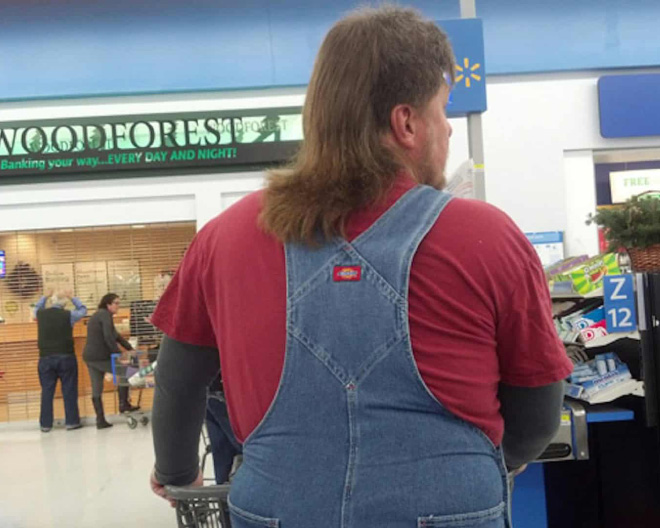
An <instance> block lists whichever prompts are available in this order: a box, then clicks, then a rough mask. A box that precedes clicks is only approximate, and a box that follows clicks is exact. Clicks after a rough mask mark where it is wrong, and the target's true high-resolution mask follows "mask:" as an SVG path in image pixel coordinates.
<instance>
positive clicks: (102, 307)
mask: <svg viewBox="0 0 660 528" xmlns="http://www.w3.org/2000/svg"><path fill="white" fill-rule="evenodd" d="M119 305H120V299H119V295H117V294H116V293H107V294H105V295H104V296H103V298H102V299H101V302H100V303H99V306H98V308H99V309H98V311H97V312H96V313H95V314H94V315H92V317H90V318H89V321H88V322H87V343H85V350H84V351H83V359H84V360H85V363H87V369H88V370H89V377H90V379H91V381H92V402H93V403H94V411H95V412H96V427H97V429H105V428H106V427H112V424H110V423H108V422H107V421H106V420H105V415H104V413H103V400H102V399H101V397H102V395H103V378H104V376H105V374H106V373H107V372H112V362H111V358H110V356H111V354H118V353H120V350H119V347H118V346H117V343H119V344H120V345H121V346H123V347H124V348H125V349H126V350H133V347H132V346H131V344H130V343H129V342H128V341H126V340H125V339H124V338H123V337H121V336H120V335H119V333H118V332H117V330H116V329H115V324H114V322H113V320H112V316H113V315H115V314H116V313H117V312H118V311H119ZM117 392H118V393H119V412H122V413H123V412H130V411H136V410H138V409H139V407H134V406H133V405H131V403H130V401H129V399H128V387H117Z"/></svg>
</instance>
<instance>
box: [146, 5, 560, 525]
mask: <svg viewBox="0 0 660 528" xmlns="http://www.w3.org/2000/svg"><path fill="white" fill-rule="evenodd" d="M453 72H454V58H453V53H452V50H451V47H450V44H449V42H448V40H447V36H446V35H445V34H444V33H443V32H442V31H441V30H440V29H439V28H438V27H437V26H436V25H435V24H434V23H432V22H431V21H429V20H425V19H424V18H423V17H421V16H420V15H419V14H418V13H417V12H415V11H413V10H410V9H401V8H395V7H384V8H379V9H361V10H358V11H355V12H353V13H351V14H349V15H348V16H347V17H346V18H344V19H342V20H340V21H339V22H338V23H336V24H335V25H334V26H333V27H332V28H331V29H330V31H329V33H328V35H327V36H326V38H325V40H324V42H323V44H322V46H321V49H320V51H319V53H318V56H317V59H316V63H315V65H314V71H313V73H312V77H311V80H310V83H309V87H308V90H307V97H306V100H305V106H304V113H303V122H304V133H305V139H304V141H303V143H302V146H301V148H300V151H299V153H298V155H297V157H296V158H295V160H294V161H293V162H292V163H291V165H290V166H289V167H287V168H285V169H281V170H275V171H271V172H270V174H269V176H268V180H267V184H266V188H265V189H264V190H263V191H259V192H256V193H253V194H251V195H249V196H247V197H246V198H244V199H243V200H242V201H240V202H239V203H237V204H236V205H234V206H232V207H231V208H229V209H228V210H226V211H225V212H223V213H222V214H221V215H219V216H218V217H217V218H215V219H214V220H212V221H211V222H209V223H208V224H207V225H206V226H205V227H204V228H203V229H202V230H201V231H200V232H199V234H198V235H197V237H196V238H195V240H194V241H193V243H192V244H191V246H190V249H189V250H188V252H187V254H186V256H185V258H184V260H183V262H182V263H181V266H180V268H179V270H178V272H177V274H176V276H175V278H174V279H173V281H172V283H171V284H170V286H169V288H168V290H167V292H166V293H165V294H164V295H163V297H162V299H161V301H160V304H159V307H158V309H157V311H156V312H155V314H154V316H153V322H154V324H156V325H157V326H158V327H160V328H161V329H162V330H163V331H164V332H165V334H166V335H167V336H168V337H167V338H166V339H165V340H164V342H163V346H162V348H161V352H160V357H159V361H158V370H157V392H156V396H155V401H154V411H153V413H154V415H153V432H154V444H155V451H156V464H155V468H154V472H153V474H152V482H151V485H152V488H153V489H154V491H155V492H156V493H157V494H159V495H161V496H164V497H166V495H167V494H166V491H165V489H164V488H163V485H165V484H175V485H186V484H190V483H199V482H200V475H199V469H198V459H197V442H198V436H199V430H200V427H201V423H202V421H203V419H204V405H205V401H206V400H205V387H206V384H208V383H210V382H211V381H212V380H213V378H214V377H215V375H216V374H217V372H218V370H219V369H220V365H221V366H222V368H221V370H222V376H223V379H224V385H225V394H226V399H227V404H228V408H229V415H230V419H231V423H232V428H233V430H234V432H235V433H236V436H237V438H238V439H239V441H240V442H242V443H243V464H242V465H241V467H240V469H239V470H238V472H237V474H236V475H235V477H234V480H233V482H232V485H231V492H230V495H229V507H230V512H231V517H232V526H233V527H234V528H245V527H248V526H249V527H256V526H271V527H275V526H281V527H282V528H309V527H310V526H319V527H323V528H326V527H332V528H335V527H336V528H382V527H392V528H399V527H400V528H404V527H414V526H443V527H447V526H461V527H463V528H465V527H471V526H475V527H476V526H479V527H481V528H486V527H489V528H495V527H505V526H510V522H511V521H510V516H509V511H508V502H509V491H508V486H507V472H513V471H518V470H519V469H520V468H521V467H523V466H524V464H526V463H527V462H529V461H530V460H533V459H534V458H535V457H537V456H538V455H539V454H540V453H541V452H542V451H543V449H544V448H545V446H546V445H547V443H548V442H549V441H550V439H551V438H552V436H553V434H554V432H555V431H556V428H557V426H558V423H559V417H560V407H561V402H562V396H563V391H562V385H561V380H562V378H564V377H566V376H567V375H568V374H569V373H570V371H571V368H572V367H571V363H570V361H569V360H568V359H567V357H566V354H565V353H564V350H563V347H562V344H561V343H560V342H559V340H558V338H557V336H556V334H555V330H554V327H553V324H552V320H551V309H550V298H549V294H548V290H547V287H546V284H545V279H544V275H543V270H542V268H541V264H540V263H539V260H538V258H537V256H536V253H535V251H534V249H533V248H532V246H531V245H530V244H529V243H528V241H527V240H526V238H525V236H524V235H523V234H522V233H521V231H520V230H519V229H518V228H517V227H516V226H515V224H514V223H513V222H512V221H511V220H510V219H509V218H508V217H507V216H506V215H505V214H504V213H502V212H501V211H499V210H498V209H496V208H494V207H492V206H490V205H488V204H486V203H482V202H478V201H471V200H461V199H456V198H452V197H451V196H450V195H448V194H446V193H444V192H443V191H442V188H443V187H444V185H445V176H444V169H445V163H446V160H447V151H448V144H449V137H450V136H451V125H450V124H449V122H448V120H447V117H446V113H445V107H446V105H447V99H448V96H449V91H450V85H449V84H448V82H447V81H446V79H452V78H453Z"/></svg>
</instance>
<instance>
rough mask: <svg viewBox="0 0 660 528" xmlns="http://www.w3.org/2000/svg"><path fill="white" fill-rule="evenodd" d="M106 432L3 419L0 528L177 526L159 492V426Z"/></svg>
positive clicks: (119, 422)
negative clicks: (155, 442) (155, 473)
mask: <svg viewBox="0 0 660 528" xmlns="http://www.w3.org/2000/svg"><path fill="white" fill-rule="evenodd" d="M113 421H114V422H115V426H114V427H113V428H111V429H106V430H102V431H98V430H97V429H96V428H95V427H94V426H91V425H89V426H86V427H84V428H83V429H79V430H77V431H65V430H64V429H63V428H55V429H53V430H52V431H51V432H50V433H46V434H44V433H42V432H41V431H40V430H39V427H38V424H37V423H36V422H33V423H27V422H24V423H21V424H12V425H6V424H0V527H2V528H65V527H66V528H79V527H80V528H104V527H113V528H114V527H117V528H119V527H124V526H127V527H136V528H137V527H152V526H153V527H159V528H160V527H176V519H175V515H174V510H172V509H171V508H170V506H169V505H168V504H167V503H166V502H165V501H163V500H162V499H159V498H158V497H156V496H155V495H153V494H152V493H151V490H150V489H149V482H148V479H149V473H150V470H151V468H152V466H153V450H152V442H151V427H150V426H147V427H143V426H138V428H137V429H134V430H130V429H129V428H128V427H127V426H126V423H125V420H123V419H122V418H121V417H115V418H114V420H113Z"/></svg>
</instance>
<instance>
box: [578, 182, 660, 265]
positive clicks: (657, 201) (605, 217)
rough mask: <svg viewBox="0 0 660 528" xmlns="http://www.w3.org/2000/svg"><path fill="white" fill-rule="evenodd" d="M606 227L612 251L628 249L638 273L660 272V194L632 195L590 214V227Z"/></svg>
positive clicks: (607, 238)
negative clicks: (594, 225)
mask: <svg viewBox="0 0 660 528" xmlns="http://www.w3.org/2000/svg"><path fill="white" fill-rule="evenodd" d="M592 223H595V224H597V225H598V226H600V227H602V228H604V233H605V238H606V240H607V242H608V244H609V248H608V249H609V251H620V250H621V248H625V249H626V251H627V252H628V254H629V255H630V259H631V261H632V267H633V270H635V271H660V193H658V192H647V193H643V194H640V195H639V196H633V197H632V198H630V199H629V200H628V201H626V202H625V203H623V204H621V205H617V206H614V207H607V208H603V209H600V210H599V211H598V212H596V214H595V215H589V218H588V220H587V224H592Z"/></svg>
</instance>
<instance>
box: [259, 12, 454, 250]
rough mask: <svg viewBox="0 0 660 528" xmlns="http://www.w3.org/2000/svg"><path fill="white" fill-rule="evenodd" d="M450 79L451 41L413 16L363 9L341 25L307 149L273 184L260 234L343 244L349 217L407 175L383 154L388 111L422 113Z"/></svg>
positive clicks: (327, 57) (311, 108)
mask: <svg viewBox="0 0 660 528" xmlns="http://www.w3.org/2000/svg"><path fill="white" fill-rule="evenodd" d="M445 75H449V76H450V77H451V78H452V79H453V75H454V56H453V52H452V49H451V46H450V44H449V41H448V39H447V36H446V35H445V33H444V32H443V31H442V30H441V29H439V28H438V27H437V26H436V25H435V24H434V23H433V22H431V21H429V20H425V19H424V18H422V17H421V16H420V15H419V14H418V13H417V12H416V11H414V10H412V9H403V8H397V7H391V6H387V7H382V8H378V9H372V8H363V9H360V10H358V11H355V12H354V13H352V14H350V15H349V16H348V17H346V18H344V19H342V20H340V21H339V22H338V23H337V24H335V25H334V26H333V27H332V29H331V30H330V32H329V33H328V34H327V36H326V38H325V40H324V41H323V44H322V46H321V49H320V51H319V53H318V55H317V57H316V62H315V64H314V71H313V73H312V78H311V80H310V83H309V86H308V89H307V96H306V100H305V105H304V108H303V130H304V137H305V138H304V141H303V143H302V146H301V148H300V150H299V152H298V154H297V155H296V157H295V158H294V160H293V161H292V163H291V164H290V165H289V166H288V167H286V168H284V169H278V170H272V171H270V172H269V174H268V178H267V187H266V191H265V196H264V208H263V210H262V213H261V218H260V224H261V226H262V227H263V228H264V229H265V230H266V231H267V232H269V233H271V234H273V235H274V236H276V237H277V238H278V239H280V240H281V241H283V242H303V243H307V244H309V245H316V244H318V243H320V242H322V241H323V240H329V239H331V238H333V237H335V236H337V235H342V236H343V235H344V224H345V222H346V219H347V217H348V215H349V214H350V213H351V212H352V211H354V210H356V209H359V208H361V207H364V206H366V205H367V204H371V203H375V202H377V201H379V200H381V199H382V198H383V197H384V196H385V195H386V193H387V191H388V190H389V188H390V187H391V185H392V183H393V181H394V179H395V178H396V174H397V171H398V170H400V169H402V168H404V167H406V164H405V161H404V160H402V159H401V157H400V156H398V155H397V153H396V152H393V151H392V150H390V149H389V148H387V147H386V146H385V145H384V144H383V136H384V134H385V133H386V132H387V131H389V129H390V113H391V111H392V109H393V108H394V107H395V106H396V105H398V104H410V105H412V106H413V107H415V108H423V107H424V105H426V104H427V103H428V102H429V100H430V99H431V98H432V97H433V96H434V95H435V94H436V93H437V92H438V90H439V89H440V87H441V86H442V84H443V83H444V82H446V81H445V80H444V78H445V77H444V76H445ZM407 168H408V169H411V167H407Z"/></svg>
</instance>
